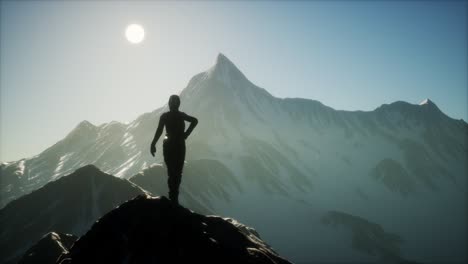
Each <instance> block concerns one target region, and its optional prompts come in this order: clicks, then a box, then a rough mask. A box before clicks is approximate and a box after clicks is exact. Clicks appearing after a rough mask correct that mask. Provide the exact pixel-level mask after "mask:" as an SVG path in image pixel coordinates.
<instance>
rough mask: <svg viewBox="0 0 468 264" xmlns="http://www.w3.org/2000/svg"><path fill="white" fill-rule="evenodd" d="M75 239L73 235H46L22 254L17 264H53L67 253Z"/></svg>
mask: <svg viewBox="0 0 468 264" xmlns="http://www.w3.org/2000/svg"><path fill="white" fill-rule="evenodd" d="M77 239H78V237H76V236H74V235H69V234H59V233H56V232H50V233H47V234H46V235H45V236H43V237H42V238H41V240H39V242H37V243H36V244H35V245H34V246H32V247H31V248H30V249H28V251H26V253H24V255H23V257H22V258H21V259H20V261H19V262H18V264H53V263H55V262H56V261H57V259H58V258H59V257H60V256H61V255H62V254H66V253H68V250H69V249H70V247H71V246H72V245H73V243H75V241H76V240H77Z"/></svg>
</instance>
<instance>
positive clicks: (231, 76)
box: [208, 53, 247, 84]
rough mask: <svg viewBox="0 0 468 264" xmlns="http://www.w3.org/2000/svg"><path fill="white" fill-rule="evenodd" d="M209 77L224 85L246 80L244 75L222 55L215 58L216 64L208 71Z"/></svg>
mask: <svg viewBox="0 0 468 264" xmlns="http://www.w3.org/2000/svg"><path fill="white" fill-rule="evenodd" d="M208 74H209V76H210V77H213V78H215V79H218V80H219V81H221V82H223V83H225V84H231V83H232V82H233V81H239V80H247V78H246V77H245V76H244V74H243V73H242V72H241V71H240V70H239V69H238V68H237V67H236V65H234V63H233V62H232V61H231V60H230V59H228V57H226V56H225V55H224V54H223V53H219V54H218V56H217V57H216V63H215V65H214V66H213V67H211V68H210V69H209V70H208Z"/></svg>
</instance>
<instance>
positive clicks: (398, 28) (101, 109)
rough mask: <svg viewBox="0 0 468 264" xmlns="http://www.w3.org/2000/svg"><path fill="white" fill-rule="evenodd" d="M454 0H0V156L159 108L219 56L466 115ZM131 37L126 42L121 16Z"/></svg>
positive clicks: (332, 95) (297, 81)
mask: <svg viewBox="0 0 468 264" xmlns="http://www.w3.org/2000/svg"><path fill="white" fill-rule="evenodd" d="M466 10H467V3H466V2H464V1H440V2H437V1H411V2H405V1H378V2H372V1H349V2H348V1H328V2H327V1H275V2H274V1H255V2H247V1H240V2H233V1H222V2H211V1H202V2H198V1H186V2H175V3H171V2H162V1H161V2H160V1H142V2H130V1H97V2H91V1H72V2H66V1H50V2H45V1H41V2H35V1H23V2H19V3H18V2H5V1H2V2H1V16H0V19H1V20H0V21H1V24H0V29H1V31H0V34H1V35H0V55H1V56H0V63H1V64H0V66H1V67H0V76H1V79H0V84H1V87H0V88H1V89H0V95H1V96H0V102H1V106H0V110H1V111H0V118H1V119H0V121H1V123H0V146H1V149H0V160H1V161H10V160H15V159H19V158H23V157H29V156H32V155H36V154H38V153H40V152H41V151H43V150H44V149H46V148H47V147H49V146H51V145H52V144H54V143H55V142H57V141H58V140H60V139H62V138H63V137H64V136H65V135H66V134H67V133H68V132H69V131H70V130H71V129H73V128H74V127H75V126H76V125H77V124H78V123H79V122H80V121H82V120H89V121H90V122H92V123H94V124H101V123H104V122H109V121H112V120H118V121H122V122H125V121H131V120H133V119H135V118H136V117H137V116H138V115H140V114H142V113H144V112H149V111H152V110H154V109H156V108H158V107H160V106H162V105H163V104H164V103H165V102H166V100H167V98H168V96H169V95H170V94H173V93H179V92H180V91H181V90H182V89H183V88H184V87H185V85H186V84H187V82H188V80H189V79H190V78H191V77H192V76H193V75H195V74H196V73H199V72H201V71H204V70H206V69H208V68H209V67H210V66H212V64H213V63H214V61H215V58H216V55H217V54H218V53H219V52H222V53H224V54H225V55H226V56H227V57H228V58H229V59H231V60H232V61H233V62H234V63H235V64H236V65H237V66H238V67H239V69H240V70H241V71H243V72H244V74H245V75H246V76H247V77H248V78H249V79H250V80H251V81H252V82H253V83H255V84H257V85H258V86H260V87H263V88H265V89H266V90H267V91H269V92H270V93H272V94H273V95H274V96H277V97H302V98H310V99H315V100H319V101H321V102H322V103H324V104H325V105H328V106H330V107H333V108H335V109H341V110H366V111H370V110H373V109H375V108H376V107H378V106H380V105H381V104H384V103H391V102H393V101H397V100H403V101H407V102H410V103H414V104H417V103H419V102H420V101H422V100H423V99H425V98H430V99H432V100H433V101H434V102H435V103H436V104H437V105H438V106H439V108H441V110H442V111H443V112H445V113H446V114H447V115H449V116H451V117H453V118H456V119H461V118H463V119H464V120H467V117H468V110H467V100H468V94H467V76H466V73H467V54H466V52H467V51H466V47H467V36H466V34H467V33H466V31H467V28H466V25H467V11H466ZM131 23H140V24H141V25H142V26H143V27H144V28H145V32H146V38H145V40H144V42H142V43H141V44H139V45H133V44H130V43H129V42H128V41H127V40H126V39H125V37H124V30H125V27H126V26H127V25H128V24H131Z"/></svg>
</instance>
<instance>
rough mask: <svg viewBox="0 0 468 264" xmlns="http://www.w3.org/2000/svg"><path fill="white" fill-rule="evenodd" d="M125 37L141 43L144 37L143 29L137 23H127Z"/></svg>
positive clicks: (135, 42) (134, 42) (132, 41)
mask: <svg viewBox="0 0 468 264" xmlns="http://www.w3.org/2000/svg"><path fill="white" fill-rule="evenodd" d="M125 37H126V38H127V40H128V41H130V43H133V44H138V43H141V42H142V41H143V40H144V39H145V30H144V29H143V27H142V26H141V25H138V24H131V25H128V26H127V29H125Z"/></svg>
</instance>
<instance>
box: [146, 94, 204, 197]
mask: <svg viewBox="0 0 468 264" xmlns="http://www.w3.org/2000/svg"><path fill="white" fill-rule="evenodd" d="M179 106H180V98H179V96H177V95H171V97H169V112H165V113H163V114H162V115H161V117H160V118H159V124H158V128H157V129H156V133H155V134H154V138H153V142H151V150H150V151H151V155H153V157H154V153H156V143H157V142H158V140H159V137H160V136H161V134H162V132H163V128H164V127H166V137H165V138H164V142H163V155H164V162H165V163H166V167H167V174H168V179H167V184H168V186H169V199H171V200H172V201H173V202H175V203H179V185H180V181H181V178H182V169H183V167H184V159H185V140H186V139H187V137H188V136H189V135H190V133H192V131H193V129H194V128H195V126H196V125H197V124H198V120H197V119H196V118H195V117H193V116H189V115H187V114H186V113H184V112H180V111H179ZM185 121H187V122H190V126H189V128H188V129H187V131H185Z"/></svg>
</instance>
